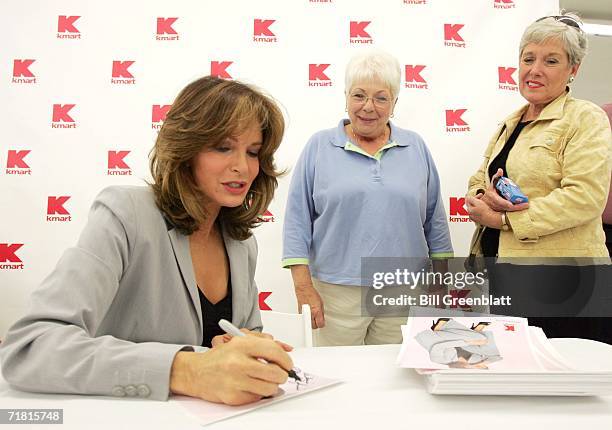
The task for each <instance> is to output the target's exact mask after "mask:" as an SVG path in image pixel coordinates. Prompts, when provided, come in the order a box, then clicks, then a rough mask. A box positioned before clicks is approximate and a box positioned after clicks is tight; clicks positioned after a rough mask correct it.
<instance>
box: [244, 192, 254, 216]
mask: <svg viewBox="0 0 612 430" xmlns="http://www.w3.org/2000/svg"><path fill="white" fill-rule="evenodd" d="M254 198H255V192H254V191H251V190H249V192H248V193H247V195H246V196H245V197H244V202H242V206H243V207H244V209H245V210H247V211H248V210H249V209H250V207H251V205H252V203H253V199H254Z"/></svg>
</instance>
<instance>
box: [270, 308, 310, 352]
mask: <svg viewBox="0 0 612 430" xmlns="http://www.w3.org/2000/svg"><path fill="white" fill-rule="evenodd" d="M261 321H262V323H263V331H264V333H270V334H271V335H272V336H274V339H278V340H280V341H283V342H285V343H288V344H289V345H291V346H294V347H296V348H299V347H308V348H310V347H312V324H311V323H310V306H308V305H302V313H301V314H287V313H284V312H274V311H261Z"/></svg>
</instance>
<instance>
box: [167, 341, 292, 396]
mask: <svg viewBox="0 0 612 430" xmlns="http://www.w3.org/2000/svg"><path fill="white" fill-rule="evenodd" d="M261 359H263V360H265V362H264V361H262V360H261ZM292 368H293V361H292V360H291V357H289V355H288V354H287V353H286V352H285V351H284V350H283V348H282V347H281V346H279V345H278V344H277V343H276V342H275V341H274V340H272V339H267V338H261V337H257V336H244V337H233V338H232V339H231V341H230V342H227V343H223V344H220V345H218V346H216V347H215V348H212V349H210V350H208V351H207V352H204V353H196V352H186V351H181V352H178V353H177V354H176V356H175V357H174V361H173V363H172V369H171V372H170V391H172V392H173V393H175V394H183V395H187V396H191V397H199V398H202V399H204V400H208V401H211V402H217V403H225V404H228V405H242V404H246V403H251V402H255V401H257V400H260V399H261V398H262V397H266V396H272V395H274V394H276V393H277V391H278V386H279V385H280V384H283V383H285V381H287V371H288V370H289V369H292Z"/></svg>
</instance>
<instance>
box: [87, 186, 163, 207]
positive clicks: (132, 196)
mask: <svg viewBox="0 0 612 430" xmlns="http://www.w3.org/2000/svg"><path fill="white" fill-rule="evenodd" d="M95 201H96V202H101V203H103V204H105V205H106V206H108V207H109V208H110V209H115V208H123V207H125V206H126V205H133V206H137V207H139V208H142V209H146V208H148V207H156V205H155V198H154V196H153V191H152V190H151V188H150V187H149V186H137V185H131V186H130V185H112V186H110V187H106V188H104V189H103V190H102V191H100V193H99V194H98V195H97V197H96V200H95Z"/></svg>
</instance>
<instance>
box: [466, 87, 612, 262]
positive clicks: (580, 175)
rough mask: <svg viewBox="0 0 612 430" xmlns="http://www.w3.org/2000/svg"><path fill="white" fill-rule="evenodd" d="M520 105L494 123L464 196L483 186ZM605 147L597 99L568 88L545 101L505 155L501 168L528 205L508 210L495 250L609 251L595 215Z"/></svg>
mask: <svg viewBox="0 0 612 430" xmlns="http://www.w3.org/2000/svg"><path fill="white" fill-rule="evenodd" d="M526 109H527V106H524V107H522V108H521V109H519V110H518V111H516V112H515V113H513V114H512V115H510V116H509V117H508V118H506V120H505V121H504V123H505V129H504V130H503V132H502V127H500V128H499V129H498V130H497V132H496V133H495V135H494V137H493V139H491V141H490V142H489V146H488V147H487V149H486V151H485V155H484V158H485V159H484V162H483V163H482V165H481V166H480V169H479V170H478V171H477V172H476V174H475V175H474V176H472V177H471V178H470V181H469V189H468V195H475V194H476V192H477V190H478V189H485V188H487V187H488V186H489V183H490V180H489V175H488V167H489V163H490V162H491V161H493V160H494V159H495V157H496V156H497V154H499V152H500V151H501V149H502V148H503V146H504V144H505V143H506V140H507V139H508V138H509V137H510V134H511V133H512V131H513V130H514V128H515V126H516V125H517V124H518V122H519V120H520V119H521V116H522V115H523V112H525V111H526ZM500 134H501V135H500ZM498 136H499V138H498ZM611 154H612V135H611V133H610V124H609V122H608V118H607V116H606V114H605V112H604V111H603V110H602V109H600V108H599V107H598V106H596V105H595V104H593V103H591V102H589V101H586V100H579V99H575V98H573V97H571V95H570V93H569V92H567V91H566V92H565V93H564V94H562V95H561V96H559V97H557V98H556V99H555V100H553V101H552V102H551V103H550V104H549V105H548V106H546V107H545V108H544V110H543V111H542V112H541V114H540V116H539V117H538V119H536V120H535V121H533V122H532V123H531V124H529V125H527V126H526V127H525V128H524V129H523V130H522V131H521V133H520V134H519V136H518V138H517V140H516V142H515V144H514V147H513V148H512V151H511V152H510V155H509V156H508V161H507V163H506V171H505V172H504V175H505V176H508V177H509V178H511V179H512V180H513V181H514V182H516V183H517V185H518V186H519V187H520V188H521V190H522V191H523V193H525V194H526V195H527V196H528V197H529V209H527V210H524V211H519V212H508V213H507V217H508V220H509V223H510V225H511V230H510V231H501V232H500V238H499V251H498V253H499V257H608V250H607V249H606V245H605V235H604V232H603V228H602V222H601V214H602V212H603V209H604V206H605V205H606V200H607V197H608V189H609V186H610V168H611V161H612V156H611Z"/></svg>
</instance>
